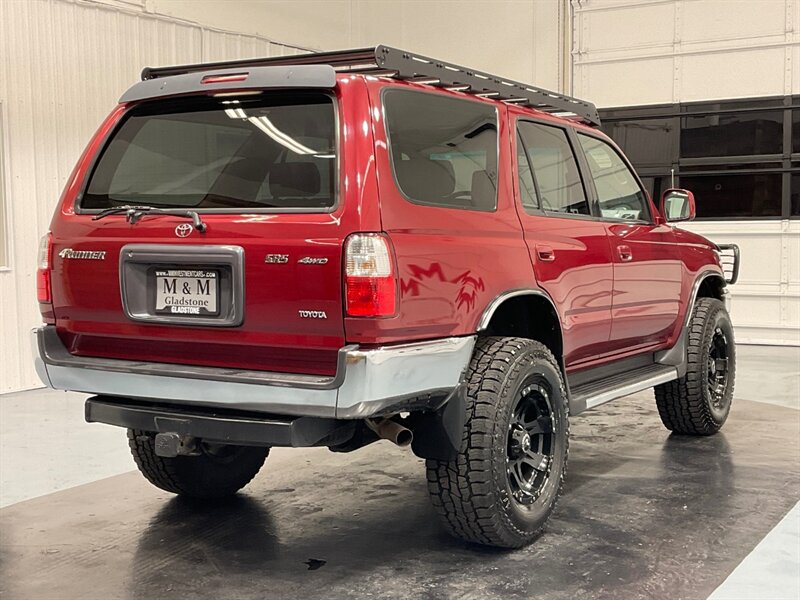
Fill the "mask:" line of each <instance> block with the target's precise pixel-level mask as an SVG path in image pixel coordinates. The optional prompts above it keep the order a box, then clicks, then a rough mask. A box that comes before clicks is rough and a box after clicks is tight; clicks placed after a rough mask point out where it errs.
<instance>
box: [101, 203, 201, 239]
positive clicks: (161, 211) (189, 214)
mask: <svg viewBox="0 0 800 600" xmlns="http://www.w3.org/2000/svg"><path fill="white" fill-rule="evenodd" d="M120 213H125V220H126V221H128V223H130V224H131V225H135V224H136V223H138V222H139V221H140V220H141V218H142V217H143V216H145V215H173V216H176V217H186V218H187V219H191V220H192V223H193V224H194V228H195V229H197V231H199V232H200V233H203V232H204V231H205V230H206V229H207V226H206V224H205V223H203V220H202V219H201V218H200V215H199V214H198V213H197V212H196V211H193V210H184V209H181V208H154V207H152V206H128V205H126V206H114V207H112V208H107V209H105V210H102V211H100V212H99V213H97V214H96V215H95V216H94V217H93V219H92V220H93V221H97V220H98V219H102V218H103V217H107V216H108V215H118V214H120Z"/></svg>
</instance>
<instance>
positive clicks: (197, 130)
mask: <svg viewBox="0 0 800 600" xmlns="http://www.w3.org/2000/svg"><path fill="white" fill-rule="evenodd" d="M350 88H351V90H350V93H351V94H354V93H356V92H355V91H354V89H358V86H356V85H352V86H350ZM339 93H341V92H339ZM364 102H366V100H364ZM365 107H366V104H365V105H364V107H362V108H365ZM343 110H344V111H347V110H354V111H358V110H359V108H358V102H353V103H347V102H344V101H343V99H342V97H341V96H339V97H336V96H334V94H332V93H327V92H320V91H302V90H298V91H293V92H289V91H287V92H276V91H268V92H256V93H255V94H252V92H251V94H250V95H241V96H236V95H229V94H226V95H219V96H213V95H204V96H196V97H188V98H186V97H184V98H176V99H162V100H157V101H151V102H145V103H141V104H139V105H136V106H132V107H131V108H130V109H129V110H128V111H126V113H125V114H124V115H123V116H122V118H121V119H120V121H119V123H118V124H117V125H116V127H115V128H114V130H113V132H112V134H111V135H110V137H109V139H108V140H107V141H106V142H105V145H104V147H103V149H102V151H101V152H100V153H99V156H98V157H93V158H90V159H89V160H92V161H93V165H92V167H91V169H90V170H89V172H88V177H87V182H86V184H85V185H84V186H83V189H82V192H81V194H80V195H79V197H78V198H77V199H76V201H75V204H74V206H72V205H71V204H70V202H69V199H67V200H66V201H65V203H64V206H63V207H62V212H61V214H59V215H57V218H56V219H54V222H53V228H52V229H53V236H54V257H55V259H54V265H53V267H54V277H53V280H54V281H53V296H54V311H55V315H56V324H57V327H58V332H59V334H60V336H61V338H62V340H63V341H64V342H65V343H66V345H67V347H68V348H69V349H70V351H72V352H73V353H75V354H80V355H89V356H104V357H113V358H123V359H131V360H144V361H156V362H168V363H188V364H199V365H209V366H221V367H231V368H239V369H262V370H274V371H283V372H296V373H308V374H321V375H323V374H324V375H331V374H333V373H334V372H335V370H336V355H337V351H338V349H339V348H340V347H341V346H343V345H344V327H343V315H342V289H341V254H342V245H343V241H344V238H345V237H346V236H347V235H348V234H349V233H350V232H352V231H355V230H357V229H359V228H360V227H361V226H364V225H365V224H364V222H363V217H362V216H361V215H360V211H359V210H358V206H352V207H350V208H348V196H349V197H352V198H354V199H357V193H356V190H355V189H354V187H353V186H351V188H350V189H349V190H348V189H345V188H344V187H343V186H342V181H343V177H342V175H341V173H342V172H343V168H344V166H345V162H346V159H345V158H344V154H346V153H345V152H343V148H342V147H341V145H340V144H339V133H338V128H339V127H338V123H340V122H341V121H342V119H343V118H347V115H343V114H342V111H343ZM351 138H352V136H351ZM369 142H370V144H371V140H370V141H369ZM350 143H351V144H352V143H354V142H353V141H352V139H351V142H350ZM364 146H365V147H367V146H368V144H364ZM349 160H353V161H356V162H357V161H359V160H367V159H366V157H362V158H359V155H358V153H357V152H353V153H351V158H350V159H349ZM351 166H352V167H353V168H357V165H355V164H353V165H351ZM362 184H363V185H367V184H366V183H364V182H362ZM125 206H136V207H144V208H142V209H141V211H140V213H138V214H137V215H136V216H135V217H133V218H131V216H129V215H126V214H125V213H123V214H111V215H105V214H104V213H103V211H107V210H108V209H113V208H118V207H125ZM148 208H149V209H181V210H184V211H195V212H196V213H197V215H199V218H200V219H201V221H202V225H201V226H200V227H198V223H197V222H196V221H195V222H193V220H192V218H190V217H191V215H189V217H185V216H177V215H163V214H148V212H147V209H148ZM123 210H124V209H123ZM370 225H371V226H372V227H375V224H367V227H368V228H369V227H370ZM203 227H205V231H200V230H201V229H203Z"/></svg>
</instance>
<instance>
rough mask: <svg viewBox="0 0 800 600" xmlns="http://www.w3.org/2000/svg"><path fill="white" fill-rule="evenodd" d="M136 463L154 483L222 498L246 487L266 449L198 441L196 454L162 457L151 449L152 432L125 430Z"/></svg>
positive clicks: (194, 494) (190, 493)
mask: <svg viewBox="0 0 800 600" xmlns="http://www.w3.org/2000/svg"><path fill="white" fill-rule="evenodd" d="M128 445H129V446H130V448H131V454H133V459H134V460H135V461H136V466H137V467H139V471H141V472H142V475H144V476H145V478H147V480H148V481H149V482H150V483H152V484H153V485H154V486H156V487H159V488H161V489H162V490H165V491H167V492H172V493H173V494H178V495H180V496H185V497H189V498H204V499H209V498H225V497H227V496H232V495H233V494H235V493H236V492H237V491H239V490H240V489H242V488H243V487H244V486H246V485H247V484H248V483H250V481H251V480H252V479H253V477H255V476H256V473H258V471H259V470H260V469H261V466H262V465H263V464H264V461H265V460H266V458H267V455H268V454H269V448H262V447H254V446H231V445H223V444H213V445H211V444H205V443H203V442H201V443H200V454H199V455H197V456H176V457H174V458H165V457H163V456H158V455H157V454H156V451H155V434H154V433H151V432H148V431H140V430H137V429H129V430H128Z"/></svg>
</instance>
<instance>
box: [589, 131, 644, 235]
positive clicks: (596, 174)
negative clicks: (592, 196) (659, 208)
mask: <svg viewBox="0 0 800 600" xmlns="http://www.w3.org/2000/svg"><path fill="white" fill-rule="evenodd" d="M578 139H579V140H580V143H581V147H582V148H583V152H584V154H586V161H587V162H588V163H589V170H590V171H591V172H592V179H594V187H595V189H596V190H597V199H598V201H599V204H600V214H601V215H602V216H603V217H605V218H608V219H627V220H634V221H639V220H647V219H648V218H649V216H650V215H649V214H648V211H647V201H646V200H645V196H644V192H642V190H641V188H640V187H639V184H638V182H637V181H636V177H635V176H634V175H633V173H632V172H631V170H630V169H629V168H628V165H626V164H625V163H624V162H623V161H622V158H620V156H619V154H617V152H616V151H615V150H614V149H613V148H612V147H611V146H609V145H608V144H606V143H605V142H604V141H602V140H598V139H597V138H593V137H589V136H588V135H583V134H580V133H579V134H578Z"/></svg>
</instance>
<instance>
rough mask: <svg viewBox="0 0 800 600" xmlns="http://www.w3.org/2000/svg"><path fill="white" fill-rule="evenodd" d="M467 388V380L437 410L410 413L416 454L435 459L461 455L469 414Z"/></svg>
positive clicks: (450, 458) (412, 444)
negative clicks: (462, 440) (459, 452)
mask: <svg viewBox="0 0 800 600" xmlns="http://www.w3.org/2000/svg"><path fill="white" fill-rule="evenodd" d="M466 392H467V385H466V383H461V384H459V386H458V387H457V388H456V389H455V390H453V393H452V394H450V396H449V397H448V399H447V400H446V401H445V403H444V404H443V405H442V406H440V407H439V408H438V409H437V410H435V411H432V412H422V413H414V414H412V415H411V416H410V417H409V425H410V426H411V430H412V431H413V432H414V441H413V442H411V450H412V451H413V452H414V454H415V455H417V456H418V457H420V458H430V459H434V460H453V459H454V458H455V457H456V456H457V455H458V451H459V450H460V449H461V438H462V436H463V433H464V423H465V421H466V418H467V415H466V398H465V395H466Z"/></svg>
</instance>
